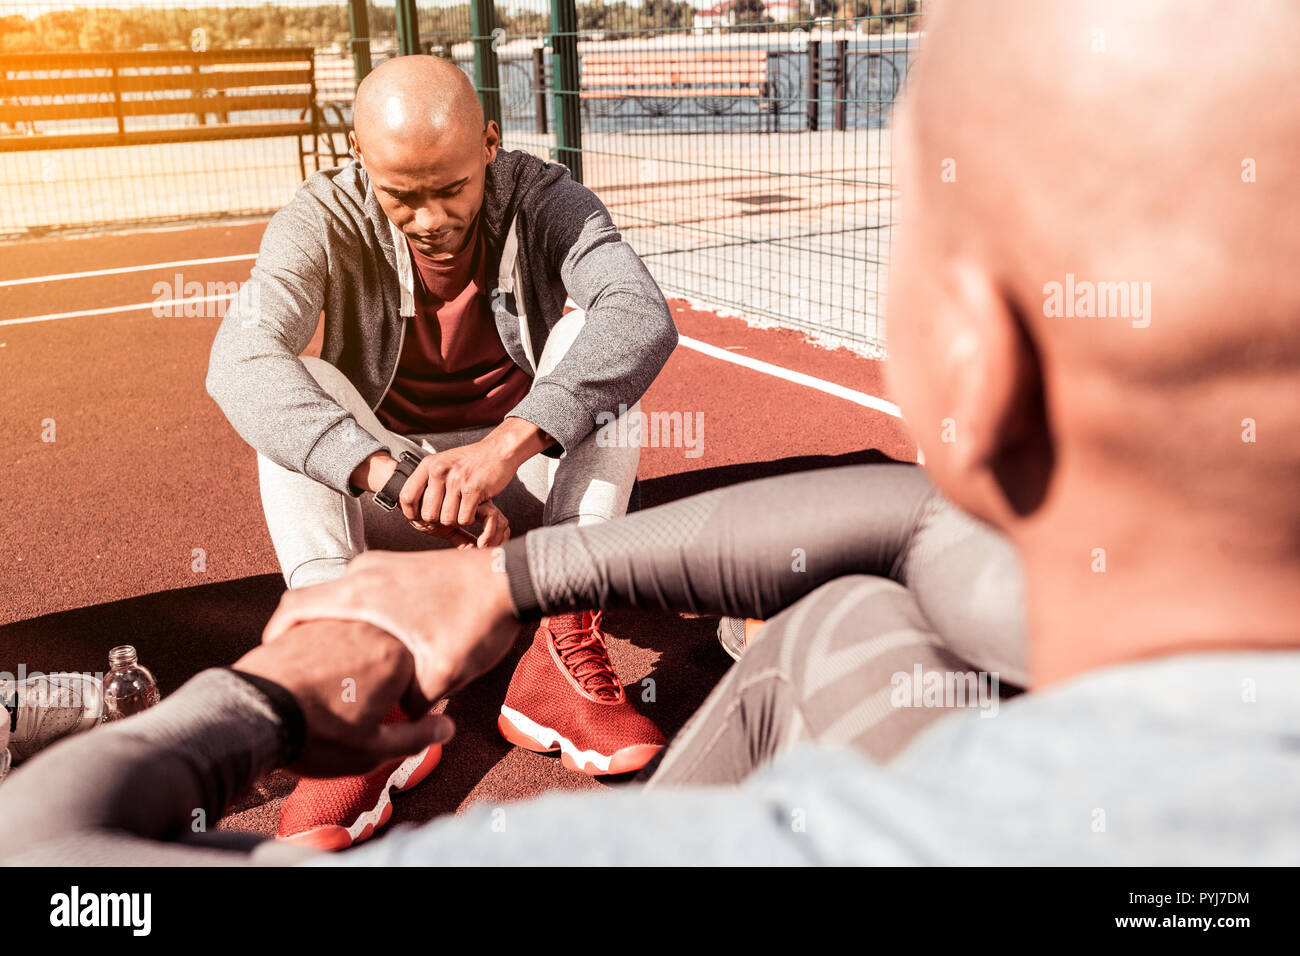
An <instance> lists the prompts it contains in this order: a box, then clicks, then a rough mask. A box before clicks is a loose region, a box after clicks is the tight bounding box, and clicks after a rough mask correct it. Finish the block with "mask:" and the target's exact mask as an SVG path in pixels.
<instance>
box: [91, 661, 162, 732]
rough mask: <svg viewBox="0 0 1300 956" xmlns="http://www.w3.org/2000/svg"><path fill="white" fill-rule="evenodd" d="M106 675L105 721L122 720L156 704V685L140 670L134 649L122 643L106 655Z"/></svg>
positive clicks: (148, 674)
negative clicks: (107, 668) (107, 670)
mask: <svg viewBox="0 0 1300 956" xmlns="http://www.w3.org/2000/svg"><path fill="white" fill-rule="evenodd" d="M108 666H109V668H110V670H109V672H108V673H107V674H106V675H105V676H104V722H105V723H107V722H108V721H110V720H121V719H122V718H123V717H130V716H131V715H133V714H138V713H140V711H142V710H148V709H149V708H150V707H152V706H153V705H154V704H156V703H158V699H159V695H158V682H157V681H155V680H154V679H153V674H151V673H149V669H148V668H146V667H141V666H140V662H139V659H138V658H137V656H136V653H135V648H134V647H132V646H131V645H130V644H123V645H122V646H121V647H115V648H113V649H112V650H111V651H109V652H108Z"/></svg>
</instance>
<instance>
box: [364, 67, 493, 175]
mask: <svg viewBox="0 0 1300 956" xmlns="http://www.w3.org/2000/svg"><path fill="white" fill-rule="evenodd" d="M352 114H353V129H354V131H355V133H356V137H357V145H358V146H359V147H360V149H361V151H362V153H363V154H364V153H366V152H373V151H380V150H384V151H386V150H388V149H391V148H393V147H395V146H398V145H403V146H406V147H408V148H415V149H420V148H430V147H434V146H436V145H438V144H440V143H445V142H448V141H449V138H450V139H452V140H455V139H463V137H465V136H476V137H477V136H479V135H481V134H482V132H483V127H484V119H483V107H482V104H480V103H479V99H478V95H477V94H476V93H475V92H474V85H473V84H472V83H471V82H470V79H469V77H468V76H466V75H465V73H464V72H463V71H462V70H461V69H460V68H459V67H458V66H456V65H455V64H454V63H452V62H451V61H450V60H444V59H442V58H440V57H436V56H399V57H394V58H393V59H391V60H385V61H384V62H383V63H381V64H380V65H379V66H378V67H376V68H375V69H374V70H373V71H371V73H370V74H369V75H368V76H367V77H366V78H365V79H364V80H362V81H361V84H360V85H359V86H358V87H357V96H356V100H355V102H354V104H353V109H352Z"/></svg>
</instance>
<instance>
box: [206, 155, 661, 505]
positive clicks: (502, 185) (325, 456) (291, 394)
mask: <svg viewBox="0 0 1300 956" xmlns="http://www.w3.org/2000/svg"><path fill="white" fill-rule="evenodd" d="M479 215H480V217H481V218H480V223H479V228H480V230H481V231H482V233H483V235H484V237H485V239H486V246H487V256H488V275H489V277H490V281H493V288H492V294H491V300H490V301H491V306H492V313H493V316H494V318H495V320H496V327H497V332H498V333H499V334H500V336H501V341H502V343H503V344H504V345H505V348H506V351H507V353H508V354H509V355H510V357H511V359H513V360H514V362H515V363H516V364H517V365H519V366H520V367H521V368H522V369H524V370H525V371H526V372H528V374H529V375H534V376H535V375H536V367H537V359H538V357H539V356H540V355H541V353H542V349H543V347H544V346H545V345H546V339H547V336H548V335H549V334H550V331H551V329H552V328H553V327H554V326H555V324H556V323H557V322H558V321H559V320H560V318H561V317H562V316H563V313H564V303H565V299H566V297H571V298H572V299H573V300H574V301H575V302H577V304H578V305H579V307H581V308H582V309H583V310H584V311H585V312H586V324H585V325H584V326H583V329H582V332H581V333H580V334H579V335H578V337H577V340H576V341H575V342H574V343H573V345H572V346H571V347H570V349H569V351H568V353H567V354H566V355H565V357H564V358H563V359H562V360H561V361H560V362H559V364H558V365H557V366H556V368H555V370H554V371H553V372H551V373H550V374H548V375H546V376H544V377H543V378H541V379H539V380H537V381H536V382H535V383H534V386H533V388H532V390H531V391H530V392H529V393H528V394H527V395H526V396H525V397H524V399H523V400H522V401H521V402H520V403H519V404H518V405H517V406H515V408H514V409H513V410H511V411H510V412H509V413H508V415H509V416H514V417H518V418H523V419H526V420H527V421H530V422H532V423H533V424H535V425H537V426H538V427H539V428H541V429H542V430H543V431H545V432H546V433H547V434H548V435H550V436H551V437H553V438H554V439H555V440H556V442H558V444H559V447H558V448H554V449H552V452H551V454H553V455H556V456H558V455H559V454H560V452H561V451H564V450H568V449H571V448H573V447H574V446H575V445H576V444H577V443H578V442H580V441H582V440H583V438H585V437H586V436H587V435H588V434H590V433H591V431H592V429H593V428H595V425H596V416H597V415H598V414H600V413H601V412H612V413H614V414H618V412H619V406H620V405H629V406H630V405H632V404H633V403H634V402H636V401H637V400H638V399H640V398H641V396H642V394H644V392H645V390H646V389H647V388H649V386H650V383H651V382H652V381H654V379H655V376H656V375H658V374H659V370H660V369H661V368H663V365H664V363H665V362H666V361H667V360H668V356H669V355H670V354H672V351H673V349H674V348H675V347H676V345H677V330H676V328H675V327H674V325H673V321H672V317H671V315H670V314H669V311H668V304H667V303H666V302H665V301H664V296H663V293H662V292H661V291H660V290H659V287H658V286H657V285H656V284H655V281H654V279H652V278H651V276H650V273H649V271H648V270H647V269H646V267H645V265H644V263H642V262H641V260H640V258H639V257H638V256H637V254H636V253H635V252H634V251H633V250H632V248H631V247H630V246H629V245H628V244H627V243H626V242H624V241H623V238H622V236H621V235H620V234H619V232H618V230H617V229H616V228H615V227H614V224H613V222H612V221H611V220H610V217H609V212H608V210H606V208H605V205H604V204H603V203H602V202H601V201H600V200H599V199H598V198H597V197H596V195H595V194H594V193H592V192H591V190H589V189H587V188H586V187H585V186H582V185H581V184H579V183H576V182H574V181H573V180H572V179H571V178H570V176H569V171H568V169H566V168H565V167H564V166H561V165H558V164H556V163H549V162H546V161H544V160H542V159H539V158H537V157H535V156H532V155H530V154H528V153H523V152H519V151H516V150H498V152H497V156H496V158H495V159H494V160H493V161H492V163H491V164H490V165H489V166H488V168H487V177H486V183H485V188H484V197H483V207H482V210H481V211H480V213H479ZM413 283H414V279H413V273H412V265H411V258H410V252H409V250H408V249H407V246H406V241H405V239H404V237H403V236H402V234H401V232H400V231H399V230H398V229H397V228H396V227H395V226H393V225H392V224H391V223H390V222H389V220H388V218H387V217H386V216H385V215H384V212H383V210H382V209H381V208H380V205H379V201H378V200H377V199H376V198H375V195H374V191H373V190H371V189H370V181H369V177H368V176H367V175H366V173H365V170H363V169H362V168H361V166H360V165H359V164H357V163H355V162H353V163H349V164H348V165H346V166H342V167H340V168H337V169H328V170H324V171H322V172H319V173H316V174H314V175H313V176H311V177H310V178H309V179H308V180H307V181H306V182H304V183H303V184H302V186H301V187H300V188H299V190H298V192H297V194H296V195H295V196H294V198H293V200H292V201H291V202H290V203H289V204H288V205H287V206H285V207H284V208H283V209H281V210H280V211H279V212H278V213H276V214H275V216H274V217H273V218H272V219H271V222H270V224H269V225H268V226H267V228H266V232H265V233H264V235H263V236H262V245H261V249H260V250H259V252H258V256H257V262H256V264H255V265H254V266H253V271H252V275H251V277H250V278H249V280H248V281H247V282H246V283H244V285H243V286H242V287H241V289H240V291H239V294H238V295H237V296H236V297H235V299H234V300H232V302H231V304H230V308H229V309H228V310H227V311H226V315H225V318H224V319H223V320H222V323H221V326H220V328H219V329H218V330H217V336H216V340H215V341H214V342H213V344H212V355H211V359H210V362H209V365H208V376H207V389H208V394H210V395H211V396H212V397H213V399H214V400H215V401H216V403H217V404H218V405H219V406H220V407H221V410H222V411H223V412H224V413H225V415H226V417H227V418H228V419H229V420H230V423H231V425H233V426H234V428H235V431H237V432H238V433H239V435H240V437H241V438H243V439H244V441H246V442H248V444H249V445H251V446H252V447H253V448H255V449H256V450H257V451H259V452H261V453H262V454H263V455H265V456H266V457H267V458H269V459H271V460H272V461H274V462H275V463H276V464H278V465H281V466H282V467H284V468H288V469H291V470H293V471H297V472H300V473H302V474H304V475H307V476H309V477H311V478H314V479H316V480H317V481H320V482H322V483H324V484H326V485H328V486H329V487H331V488H333V489H334V490H335V491H339V492H342V493H344V494H353V493H355V492H354V491H353V489H352V488H350V487H349V485H348V477H349V476H350V475H351V474H352V472H353V470H354V469H355V468H356V467H357V466H358V465H359V464H361V463H362V462H363V461H365V459H366V458H367V457H369V456H370V455H372V454H374V453H375V452H377V451H380V450H383V448H384V446H383V445H382V444H380V442H379V441H378V440H376V439H375V438H374V437H373V436H371V435H370V434H369V433H368V432H366V431H365V430H364V429H362V428H361V427H360V426H359V425H358V424H357V423H356V420H355V419H354V418H353V417H352V416H351V415H350V414H348V412H347V411H346V410H344V409H343V408H342V406H340V405H339V404H338V403H337V402H335V401H333V400H332V399H331V398H330V397H329V395H328V394H326V393H325V392H324V390H322V389H321V387H320V386H319V385H318V384H317V383H316V380H315V379H314V378H312V376H311V374H310V373H309V372H308V371H307V369H306V368H305V367H304V366H303V364H302V361H301V360H300V359H299V357H298V356H299V354H300V353H301V352H302V351H303V349H304V348H306V347H307V344H308V342H310V341H311V337H312V335H313V334H314V333H315V331H316V325H317V321H318V319H319V317H320V314H321V311H322V310H323V311H324V313H325V337H324V344H323V346H322V348H321V358H322V359H324V360H325V361H327V362H329V363H331V364H332V365H334V366H336V367H337V368H338V369H339V370H340V371H342V372H343V373H344V374H345V375H346V376H347V377H348V379H349V380H350V381H351V382H352V384H353V385H355V386H356V387H357V390H358V391H359V392H360V393H361V396H362V397H363V398H364V399H365V400H366V402H367V403H369V405H370V407H371V408H377V407H378V406H379V404H380V402H381V401H382V400H383V398H384V395H385V394H386V393H387V391H388V389H389V386H390V385H391V384H392V380H393V376H394V375H395V373H396V371H397V362H398V357H399V356H400V354H401V350H402V341H403V338H404V335H405V330H406V322H407V320H408V319H410V318H412V317H413V316H414V315H415V295H414V284H413Z"/></svg>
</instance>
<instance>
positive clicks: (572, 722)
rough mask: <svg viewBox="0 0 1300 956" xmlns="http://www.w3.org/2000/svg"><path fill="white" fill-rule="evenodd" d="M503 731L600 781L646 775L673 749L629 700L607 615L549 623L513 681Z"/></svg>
mask: <svg viewBox="0 0 1300 956" xmlns="http://www.w3.org/2000/svg"><path fill="white" fill-rule="evenodd" d="M497 728H498V729H499V730H500V731H501V735H502V736H503V737H505V738H506V740H508V741H510V742H511V743H512V744H515V745H516V746H519V747H523V748H524V749H526V750H533V751H536V752H538V753H549V752H553V751H556V750H558V751H560V760H561V761H562V762H563V763H564V766H566V767H568V768H569V769H570V770H577V771H579V772H580V773H586V774H591V775H592V776H599V775H602V774H612V773H630V772H632V771H634V770H640V769H641V768H642V767H644V766H645V765H646V764H647V763H649V762H650V760H651V758H652V757H654V755H655V754H657V753H658V752H659V751H660V750H662V749H663V746H664V743H665V740H664V735H663V734H661V733H660V732H659V728H658V727H656V726H655V725H654V723H653V721H651V720H650V719H649V718H647V717H643V716H642V715H641V714H638V713H637V712H636V709H635V708H634V707H633V706H632V703H631V701H629V700H628V699H627V694H626V693H624V691H623V684H622V682H621V681H620V680H619V679H618V675H617V674H616V673H614V667H613V665H612V664H610V662H609V651H608V649H607V648H606V646H605V635H604V634H603V633H601V630H600V612H599V611H585V612H583V613H582V614H556V615H554V616H552V617H547V618H543V619H542V623H541V624H540V625H539V626H538V628H537V633H536V634H535V635H534V636H533V643H532V646H531V647H529V648H528V651H527V652H526V653H525V654H524V656H523V657H522V658H521V659H520V661H519V666H518V667H517V668H516V669H515V675H514V677H512V678H511V679H510V689H509V690H508V691H506V701H505V703H504V704H502V705H501V716H499V717H498V718H497Z"/></svg>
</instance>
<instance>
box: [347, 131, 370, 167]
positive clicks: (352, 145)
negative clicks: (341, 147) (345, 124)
mask: <svg viewBox="0 0 1300 956" xmlns="http://www.w3.org/2000/svg"><path fill="white" fill-rule="evenodd" d="M348 148H349V149H351V151H352V155H353V156H355V157H356V158H357V162H358V163H360V164H361V168H362V169H365V167H366V164H365V162H364V161H362V159H361V147H360V146H358V145H357V131H356V130H349V131H348Z"/></svg>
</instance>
